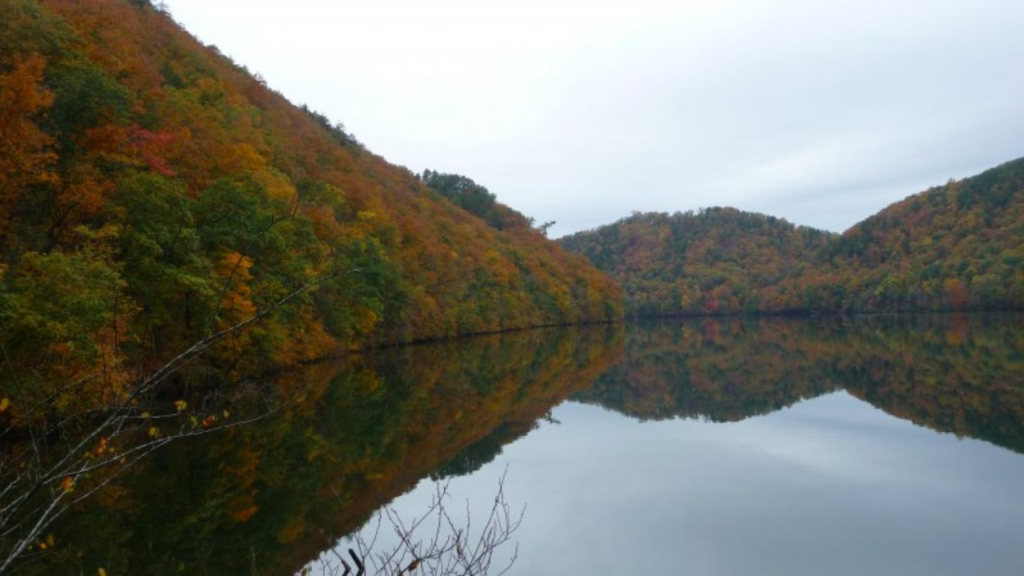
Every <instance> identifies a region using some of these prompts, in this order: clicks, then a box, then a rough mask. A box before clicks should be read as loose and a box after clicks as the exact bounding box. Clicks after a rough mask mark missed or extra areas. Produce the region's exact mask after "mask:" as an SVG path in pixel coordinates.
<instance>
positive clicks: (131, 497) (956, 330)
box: [20, 316, 1024, 574]
mask: <svg viewBox="0 0 1024 576" xmlns="http://www.w3.org/2000/svg"><path fill="white" fill-rule="evenodd" d="M276 385H277V386H279V387H282V388H285V389H290V390H294V391H297V392H299V393H300V394H301V396H300V400H299V401H298V402H297V403H295V404H293V405H290V406H287V407H286V408H285V409H283V410H282V411H281V412H280V413H279V414H277V415H276V416H275V417H273V418H271V419H268V420H266V421H263V422H261V423H259V424H257V425H253V426H249V427H240V428H236V429H232V430H230V431H226V432H223V433H218V434H215V435H211V436H210V437H207V438H205V439H203V440H202V441H197V442H189V443H181V444H176V445H172V446H171V447H169V448H168V449H165V450H164V451H162V452H159V453H157V455H156V456H155V457H153V458H152V459H150V460H148V461H145V462H144V464H141V465H140V466H139V467H138V468H137V469H135V471H134V473H132V474H131V475H130V476H129V477H126V478H125V479H124V480H123V481H122V482H121V483H120V484H118V485H116V486H113V487H112V488H111V489H110V490H108V491H107V492H105V493H104V494H103V495H102V496H101V497H99V498H97V499H95V500H92V501H91V502H89V503H88V504H87V505H86V506H85V507H83V508H82V509H80V510H79V511H78V512H77V513H76V514H74V515H73V516H70V517H68V518H66V519H65V520H64V521H63V522H62V523H61V524H60V525H59V526H58V527H57V528H56V529H55V531H54V535H55V540H56V541H57V542H59V543H60V545H58V546H56V547H55V548H54V549H53V550H50V551H48V552H46V553H45V554H37V555H35V556H34V557H31V558H30V561H29V562H27V563H26V564H25V565H23V566H21V567H20V573H25V574H54V573H57V574H61V573H68V574H72V573H74V574H78V573H96V568H97V567H105V569H106V570H107V573H110V574H163V573H167V572H169V571H171V572H174V571H180V572H182V573H189V574H238V573H250V572H252V570H253V567H254V566H255V567H256V568H257V570H258V572H259V573H261V574H287V573H295V572H296V571H298V570H300V569H301V568H302V567H303V566H304V565H306V564H307V563H309V562H310V561H311V560H313V559H315V558H317V557H318V556H319V555H320V553H321V552H322V551H324V550H326V549H328V548H329V547H331V546H332V545H333V544H334V543H335V542H337V541H338V539H339V538H341V537H342V536H344V535H346V534H349V533H351V532H353V531H354V530H357V529H359V528H360V527H361V526H362V525H363V524H364V523H365V522H366V521H367V519H368V518H369V517H370V516H371V515H372V514H373V512H374V511H375V510H377V509H378V508H379V507H380V506H382V505H384V504H386V503H388V502H390V501H392V500H393V499H395V498H396V497H398V496H400V495H402V494H403V493H405V492H407V491H408V490H410V489H411V488H412V487H414V486H415V485H416V484H417V483H418V482H419V481H420V480H421V479H423V478H427V477H433V478H435V479H437V478H446V477H451V476H459V475H465V474H471V473H473V472H474V471H476V470H477V469H479V468H480V467H481V466H483V465H484V464H486V463H487V462H490V461H492V460H493V459H494V458H496V457H497V456H498V455H499V454H500V453H501V451H502V449H503V447H504V446H506V445H507V444H509V443H511V442H513V441H515V440H516V439H518V438H520V437H522V436H523V435H525V434H527V433H528V432H530V431H531V430H532V429H534V428H535V427H536V426H537V423H538V421H540V420H541V419H543V418H545V417H546V416H547V415H548V413H549V412H550V410H551V409H552V408H553V407H555V406H557V405H558V404H560V403H562V402H564V401H566V400H567V399H572V400H575V401H578V402H582V403H587V404H595V405H600V406H602V407H604V408H607V409H610V410H614V411H616V412H620V413H622V414H624V415H626V416H629V417H631V418H636V419H640V420H664V419H670V418H693V419H702V420H708V421H712V422H733V421H738V420H742V419H745V418H750V417H753V416H758V415H763V414H768V413H771V412H773V411H776V410H780V409H782V408H785V407H787V406H790V405H792V404H794V403H796V402H799V401H801V400H803V399H808V398H814V397H816V396H819V395H822V394H825V393H828V392H832V391H836V390H846V391H848V392H849V393H850V394H852V395H853V396H855V397H857V398H860V399H862V400H864V401H867V402H869V403H871V404H872V405H874V406H875V407H877V408H879V409H881V410H884V411H885V412H887V413H889V414H892V415H894V416H897V417H899V418H904V419H909V420H911V421H913V422H915V423H917V424H919V425H922V426H926V427H928V428H931V429H933V430H936V431H940V432H951V433H954V434H957V435H959V436H963V437H973V438H978V439H981V440H985V441H987V442H990V443H992V444H996V445H999V446H1003V447H1006V448H1009V449H1011V450H1014V451H1016V452H1024V426H1022V423H1024V318H1022V317H1019V316H1010V317H1006V316H1004V317H994V316H971V317H954V316H950V317H939V316H933V317H912V318H860V319H779V318H766V319H726V320H722V319H717V320H706V319H700V320H680V321H665V322H657V323H650V324H637V325H629V326H626V327H623V326H599V327H586V328H565V329H550V330H535V331H527V332H521V333H515V334H507V335H498V336H486V337H478V338H471V339H464V340H459V341H455V342H450V343H443V344H435V345H427V346H411V347H405V348H398V349H391V350H383V351H379V352H377V353H375V354H371V355H367V356H355V357H352V358H348V359H346V360H344V361H338V362H332V363H323V364H318V365H314V366H310V367H308V368H307V369H305V370H303V371H300V372H296V373H292V374H287V375H284V376H282V377H280V378H279V379H278V381H277V382H276ZM565 458H566V459H567V460H571V459H572V458H573V455H572V454H565ZM512 472H513V473H514V471H512Z"/></svg>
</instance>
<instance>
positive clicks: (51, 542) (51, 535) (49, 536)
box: [46, 534, 53, 546]
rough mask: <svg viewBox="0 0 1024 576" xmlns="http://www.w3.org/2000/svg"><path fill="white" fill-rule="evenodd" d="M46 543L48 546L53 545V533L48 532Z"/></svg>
mask: <svg viewBox="0 0 1024 576" xmlns="http://www.w3.org/2000/svg"><path fill="white" fill-rule="evenodd" d="M46 543H47V544H49V545H50V546H53V534H50V535H48V536H47V537H46Z"/></svg>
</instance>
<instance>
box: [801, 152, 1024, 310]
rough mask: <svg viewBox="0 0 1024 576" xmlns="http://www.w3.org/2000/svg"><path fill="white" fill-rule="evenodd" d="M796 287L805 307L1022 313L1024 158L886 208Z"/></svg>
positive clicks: (843, 241)
mask: <svg viewBox="0 0 1024 576" xmlns="http://www.w3.org/2000/svg"><path fill="white" fill-rule="evenodd" d="M799 284H802V285H803V287H804V288H803V289H804V292H805V305H806V307H808V308H811V309H826V310H1019V309H1021V308H1024V159H1020V160H1015V161H1013V162H1008V163H1006V164H1003V165H1002V166H999V167H996V168H993V169H991V170H988V171H986V172H983V173H982V174H979V175H977V176H974V177H972V178H967V179H965V180H961V181H951V182H949V183H948V184H946V185H945V186H939V187H936V188H932V189H930V190H928V191H926V192H922V193H920V194H916V195H914V196H911V197H909V198H907V199H906V200H903V201H902V202H898V203H896V204H893V205H892V206H889V207H888V208H886V209H885V210H882V211H881V212H879V213H878V214H876V215H874V216H872V217H870V218H868V219H867V220H865V221H863V222H861V223H859V224H857V225H856V226H854V227H852V228H850V229H849V230H847V231H846V232H845V233H844V234H843V235H842V237H840V238H839V239H838V240H837V241H835V242H833V243H831V244H830V245H829V246H828V247H827V248H826V249H825V250H824V251H823V253H822V254H821V257H820V264H819V265H818V266H815V267H814V268H813V269H811V270H809V271H808V274H807V275H806V276H805V277H804V278H800V279H799Z"/></svg>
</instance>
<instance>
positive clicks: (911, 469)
mask: <svg viewBox="0 0 1024 576" xmlns="http://www.w3.org/2000/svg"><path fill="white" fill-rule="evenodd" d="M552 415H553V417H554V419H555V420H556V421H558V422H559V423H558V424H552V423H547V422H545V423H543V424H542V425H541V426H540V427H539V429H537V430H535V431H533V432H532V433H530V434H529V435H527V436H526V437H524V438H522V439H520V440H518V441H516V442H515V443H513V444H511V445H508V446H506V447H505V449H504V451H503V453H502V454H501V455H500V456H498V457H497V458H496V459H495V460H494V461H493V462H491V463H489V464H487V465H485V466H484V467H483V468H482V469H481V470H480V471H478V472H477V473H475V474H472V475H470V476H465V477H460V478H456V479H454V480H453V481H452V484H451V490H452V493H453V498H455V499H456V500H457V501H459V502H461V501H462V500H468V501H469V502H470V503H473V504H474V506H475V505H476V504H478V503H481V504H482V505H483V506H486V505H487V503H489V501H490V499H491V497H492V496H493V493H494V487H495V485H496V483H497V479H498V478H499V477H500V476H501V474H502V472H503V471H504V470H506V467H507V469H508V479H507V484H506V495H507V497H508V498H509V499H510V500H511V501H512V502H513V503H522V502H526V503H528V509H527V514H526V519H525V521H524V524H523V527H522V529H521V530H520V531H519V532H518V533H517V537H518V541H519V544H520V554H519V558H518V560H517V561H516V564H515V567H514V569H513V570H512V572H511V573H512V574H551V575H555V574H590V573H618V574H753V573H757V574H824V573H828V574H865V573H875V574H1018V573H1019V568H1020V559H1021V553H1020V549H1019V546H1020V535H1021V534H1024V458H1022V457H1021V456H1020V455H1018V454H1015V453H1013V452H1010V451H1008V450H1005V449H1003V448H999V447H996V446H993V445H991V444H988V443H986V442H982V441H979V440H973V439H960V438H957V437H956V436H954V435H952V434H941V433H937V432H934V431H932V430H929V429H926V428H923V427H919V426H916V425H914V424H912V423H910V422H908V421H904V420H900V419H898V418H895V417H893V416H890V415H888V414H886V413H885V412H883V411H881V410H879V409H876V408H875V407H873V406H871V405H870V404H868V403H866V402H863V401H861V400H858V399H856V398H854V397H853V396H851V395H849V394H848V393H846V392H833V393H830V394H826V395H824V396H820V397H818V398H814V399H811V400H805V401H802V402H799V403H797V404H795V405H794V406H792V407H790V408H785V409H782V410H780V411H778V412H774V413H772V414H768V415H765V416H758V417H753V418H749V419H746V420H743V421H741V422H735V423H725V424H721V423H712V422H707V421H702V420H699V419H688V420H680V419H675V420H667V421H660V422H638V421H637V420H634V419H631V418H627V417H625V416H622V415H621V414H618V413H616V412H612V411H609V410H606V409H603V408H600V407H597V406H588V405H583V404H580V403H576V402H566V403H564V404H562V405H561V406H559V407H558V408H556V409H555V410H554V411H553V414H552ZM433 490H434V486H433V482H432V481H429V480H428V481H424V482H421V483H420V485H419V486H418V487H417V488H416V489H414V490H413V491H411V492H410V493H409V494H406V495H405V496H403V497H401V498H399V499H398V500H396V501H395V502H394V504H393V506H394V508H395V510H397V511H398V512H399V513H401V514H407V515H410V516H411V515H413V514H415V513H416V512H417V511H421V510H422V509H424V508H425V507H426V506H427V503H428V502H429V498H430V495H431V494H432V493H433ZM482 512H483V510H482V509H481V510H479V511H477V510H476V509H475V508H474V514H481V513H482Z"/></svg>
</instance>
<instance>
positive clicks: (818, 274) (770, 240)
mask: <svg viewBox="0 0 1024 576" xmlns="http://www.w3.org/2000/svg"><path fill="white" fill-rule="evenodd" d="M1022 223H1024V158H1022V159H1018V160H1012V161H1010V162H1006V163H1004V164H1001V165H999V166H996V167H994V168H992V169H989V170H986V171H984V172H982V173H980V174H978V175H976V176H973V177H970V178H965V179H963V180H950V181H949V182H948V183H947V184H945V185H942V186H936V187H932V188H930V189H928V190H925V191H923V192H920V193H918V194H913V195H911V196H908V197H907V198H905V199H903V200H901V201H898V202H894V203H892V204H890V205H889V206H887V207H885V208H884V209H882V210H880V211H879V212H877V213H876V214H874V215H872V216H870V217H868V218H866V219H865V220H863V221H861V222H859V223H857V224H854V225H853V226H851V227H850V228H849V229H847V230H846V231H845V232H843V233H842V234H836V233H832V232H827V231H823V230H817V229H814V228H810V227H807V226H798V225H795V224H792V223H790V222H788V221H786V220H785V219H781V218H776V217H773V216H768V215H765V214H758V213H752V212H744V211H741V210H738V209H735V208H723V207H713V208H705V209H701V210H699V211H697V212H693V211H690V212H685V213H681V212H676V213H673V214H671V215H670V214H667V213H663V212H655V213H634V214H633V215H632V216H629V217H626V218H623V219H620V220H619V221H617V222H615V223H613V224H608V225H604V226H601V227H598V228H595V229H593V230H589V231H584V232H578V233H576V234H572V235H568V236H565V237H562V238H560V239H559V240H558V241H559V242H560V243H561V244H562V245H563V246H565V247H566V248H568V249H570V250H572V251H574V252H577V253H580V254H582V255H584V256H587V257H588V258H589V259H590V260H591V261H592V262H594V264H595V265H596V266H597V267H598V268H600V269H602V270H603V271H605V272H606V273H608V274H610V275H611V276H612V277H613V278H615V279H616V280H618V281H619V282H620V283H622V284H623V287H624V289H625V291H626V298H627V309H628V311H629V313H630V314H633V315H638V316H649V315H675V314H698V315H701V314H721V313H725V314H738V313H808V312H812V313H813V312H830V313H835V312H883V311H884V312H890V311H898V312H909V311H949V310H1020V309H1024V271H1022V270H1024V266H1022V263H1024V224H1022ZM698 232H699V234H698ZM726 236H727V237H726ZM694 242H703V243H704V245H702V246H701V247H700V249H698V250H696V251H695V250H694V248H693V243H694Z"/></svg>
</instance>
